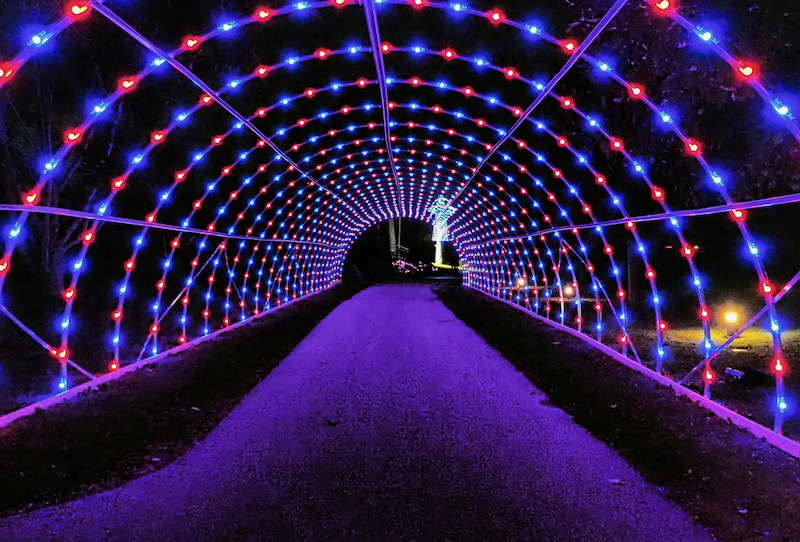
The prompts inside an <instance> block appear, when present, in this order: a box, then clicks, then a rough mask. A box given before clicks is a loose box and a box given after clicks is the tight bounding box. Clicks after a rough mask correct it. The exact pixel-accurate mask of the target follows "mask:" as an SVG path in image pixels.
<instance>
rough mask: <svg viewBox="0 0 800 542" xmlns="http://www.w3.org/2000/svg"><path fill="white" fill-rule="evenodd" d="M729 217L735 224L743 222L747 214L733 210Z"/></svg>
mask: <svg viewBox="0 0 800 542" xmlns="http://www.w3.org/2000/svg"><path fill="white" fill-rule="evenodd" d="M731 216H732V217H733V219H734V220H736V221H737V222H739V221H744V220H745V219H746V218H747V212H745V211H742V210H740V209H734V210H733V211H731Z"/></svg>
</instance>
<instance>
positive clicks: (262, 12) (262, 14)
mask: <svg viewBox="0 0 800 542" xmlns="http://www.w3.org/2000/svg"><path fill="white" fill-rule="evenodd" d="M271 16H272V13H270V11H269V9H267V8H258V9H256V12H255V14H254V15H253V18H254V19H255V20H256V21H262V22H264V21H267V20H269V18H270V17H271Z"/></svg>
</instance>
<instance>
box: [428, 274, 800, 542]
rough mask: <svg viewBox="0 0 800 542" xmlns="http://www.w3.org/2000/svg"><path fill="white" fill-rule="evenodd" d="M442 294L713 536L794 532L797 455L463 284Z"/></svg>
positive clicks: (781, 536)
mask: <svg viewBox="0 0 800 542" xmlns="http://www.w3.org/2000/svg"><path fill="white" fill-rule="evenodd" d="M439 296H440V298H441V299H442V301H443V302H444V303H445V305H447V306H448V308H449V309H450V310H451V311H453V312H454V313H455V315H456V316H457V317H458V318H460V319H461V320H463V321H464V322H465V323H466V324H467V325H469V326H470V327H472V328H473V329H474V330H475V331H476V332H477V333H479V334H480V335H481V336H482V337H483V338H484V339H485V340H486V341H487V342H488V343H489V344H490V345H492V346H493V347H495V348H496V349H497V350H499V351H500V353H501V354H503V356H504V357H505V358H506V359H507V360H508V361H510V362H511V363H512V364H514V365H515V366H516V367H517V368H518V369H519V370H520V371H522V372H523V373H524V374H525V376H526V377H528V378H529V379H530V380H531V381H532V382H533V383H534V384H535V385H536V386H537V387H539V388H540V389H541V390H542V391H544V392H545V393H546V394H547V395H548V397H549V399H550V402H551V403H553V404H554V405H555V406H557V407H559V408H561V409H562V410H564V411H566V412H567V413H568V414H570V415H571V416H572V417H573V418H574V420H575V421H576V422H577V423H578V424H580V425H582V426H583V427H585V428H586V429H587V430H589V431H590V432H591V433H592V434H593V435H595V436H596V437H597V438H599V439H601V440H602V441H604V442H606V443H608V444H609V445H610V446H611V447H613V448H614V449H615V450H617V452H618V453H619V454H620V455H622V456H623V457H624V458H625V459H626V460H627V461H628V462H629V463H630V464H631V465H632V466H633V467H634V468H636V469H637V470H638V471H639V472H641V473H642V475H643V476H644V477H645V478H647V479H648V480H650V481H651V482H652V483H654V484H656V485H658V486H661V487H663V488H664V491H665V493H666V495H667V496H668V497H669V498H670V499H672V500H673V501H675V502H677V503H678V504H680V505H681V506H682V507H683V508H684V509H685V510H687V511H688V512H689V513H690V514H691V515H692V516H693V517H694V518H695V519H696V521H698V522H699V523H701V524H702V525H704V526H706V527H708V528H709V529H710V530H711V532H712V533H713V534H714V535H715V536H716V537H717V538H718V539H720V540H737V541H767V540H769V541H772V540H780V541H789V540H800V521H798V518H800V462H798V461H797V460H796V459H795V458H793V457H790V456H788V455H787V454H785V453H783V452H781V451H780V450H777V449H775V448H772V447H771V446H769V445H767V444H766V443H764V442H763V441H760V440H758V439H756V438H755V437H753V436H752V435H750V434H749V433H746V432H744V431H742V430H740V429H738V428H736V427H735V426H733V425H732V424H730V423H729V422H726V421H724V420H722V419H720V418H718V417H716V416H714V415H713V414H711V413H709V412H708V411H706V410H704V409H702V408H700V407H698V406H697V405H694V404H693V403H691V402H690V401H689V400H688V399H686V398H679V397H676V396H675V395H674V393H673V392H672V391H671V390H670V389H668V388H665V387H662V386H660V385H658V384H656V383H655V382H654V381H653V380H651V379H649V378H647V377H645V376H644V375H641V374H640V373H637V372H635V371H632V370H630V369H628V368H627V367H625V366H623V365H621V364H620V363H618V362H616V361H614V360H613V359H610V358H608V357H606V356H604V355H602V354H601V353H599V352H598V351H596V350H594V349H593V348H591V347H589V346H588V345H586V344H585V343H583V342H582V341H580V340H578V339H576V338H574V337H572V336H571V335H568V334H566V333H563V332H558V331H555V330H553V329H552V328H551V327H549V326H547V324H544V323H541V322H538V321H536V320H535V319H533V318H530V317H529V316H527V315H525V314H524V313H522V312H521V311H518V310H515V309H514V308H512V307H509V306H507V305H505V304H502V303H499V302H497V301H494V300H492V299H490V298H488V297H486V296H485V295H483V294H480V293H478V292H475V291H473V290H469V289H466V288H462V287H452V286H451V287H447V288H443V289H441V290H440V291H439ZM677 337H678V339H680V337H681V334H680V332H679V333H678V335H677ZM691 339H692V336H691V333H690V334H689V335H688V336H687V340H691Z"/></svg>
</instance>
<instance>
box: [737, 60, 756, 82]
mask: <svg viewBox="0 0 800 542" xmlns="http://www.w3.org/2000/svg"><path fill="white" fill-rule="evenodd" d="M736 71H737V76H738V77H739V79H742V80H744V81H749V80H752V79H757V78H758V76H759V75H760V71H759V69H758V66H757V65H756V64H754V63H752V62H748V61H744V60H742V61H740V62H739V66H738V68H737V70H736Z"/></svg>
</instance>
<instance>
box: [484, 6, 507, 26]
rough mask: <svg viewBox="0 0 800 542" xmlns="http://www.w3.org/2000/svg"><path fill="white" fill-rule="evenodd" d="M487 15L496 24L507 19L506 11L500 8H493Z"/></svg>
mask: <svg viewBox="0 0 800 542" xmlns="http://www.w3.org/2000/svg"><path fill="white" fill-rule="evenodd" d="M486 16H487V17H488V18H489V20H490V21H492V22H493V23H495V24H499V23H502V22H503V21H505V20H506V15H505V13H503V12H502V11H500V10H499V9H493V10H491V11H490V12H488V13H487V14H486Z"/></svg>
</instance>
